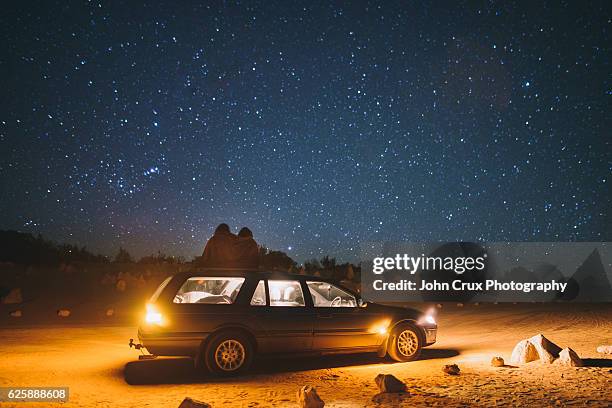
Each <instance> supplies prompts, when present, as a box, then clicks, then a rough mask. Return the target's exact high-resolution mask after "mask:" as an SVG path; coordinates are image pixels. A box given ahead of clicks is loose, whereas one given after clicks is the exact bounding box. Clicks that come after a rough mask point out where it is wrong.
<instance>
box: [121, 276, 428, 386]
mask: <svg viewBox="0 0 612 408" xmlns="http://www.w3.org/2000/svg"><path fill="white" fill-rule="evenodd" d="M146 308H147V309H146V315H145V318H144V319H143V322H142V324H141V325H140V327H139V329H138V337H139V340H140V342H141V344H140V345H139V348H140V347H142V348H146V349H147V350H148V351H149V352H150V353H151V354H152V355H159V356H190V357H192V358H193V359H194V361H195V364H196V366H197V367H203V368H206V369H207V370H209V371H210V372H212V373H215V374H219V375H233V374H237V373H240V372H243V371H244V370H246V369H247V368H248V367H249V364H250V363H251V361H252V360H253V357H254V355H255V354H258V355H259V354H262V355H265V354H275V355H279V354H292V355H293V354H298V353H300V354H302V353H305V354H308V353H313V354H326V353H361V352H377V353H378V355H379V356H380V357H384V356H386V355H388V356H390V357H391V358H392V359H394V360H396V361H410V360H413V359H416V358H417V357H418V356H419V353H420V351H421V348H422V347H424V346H428V345H431V344H433V343H434V342H435V341H436V331H437V325H436V322H435V319H434V318H433V316H432V315H430V314H422V313H421V312H419V311H417V310H414V309H409V308H403V307H392V306H384V305H380V304H376V303H370V302H362V300H361V299H360V297H359V295H358V294H356V293H354V292H352V291H351V290H349V289H347V288H345V287H343V286H342V285H340V284H338V283H336V282H334V281H333V280H329V279H324V278H321V277H316V276H304V275H292V274H288V273H279V272H261V271H246V270H227V269H217V270H215V269H206V270H200V271H191V272H184V273H179V274H177V275H174V276H172V277H169V278H168V279H166V280H165V281H164V282H163V283H162V284H161V285H160V286H159V288H158V289H157V290H156V291H155V293H154V294H153V295H152V297H151V298H150V299H149V302H148V304H147V305H146ZM132 344H133V343H132Z"/></svg>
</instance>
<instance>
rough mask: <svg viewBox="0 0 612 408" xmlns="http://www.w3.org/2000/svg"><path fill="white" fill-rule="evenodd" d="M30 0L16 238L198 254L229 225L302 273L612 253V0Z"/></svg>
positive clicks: (7, 90)
mask: <svg viewBox="0 0 612 408" xmlns="http://www.w3.org/2000/svg"><path fill="white" fill-rule="evenodd" d="M13 3H14V4H13V5H12V6H11V7H8V6H3V7H4V8H5V9H4V10H3V13H2V16H0V23H1V24H0V27H1V28H0V30H1V31H2V39H3V52H2V54H1V55H0V70H1V73H2V75H0V81H1V85H2V88H1V89H2V107H1V110H0V180H1V183H2V184H1V185H2V195H1V197H0V229H17V230H20V231H24V232H32V233H39V232H40V233H42V234H43V235H44V236H45V237H48V238H50V239H53V240H56V241H59V242H70V243H75V244H78V245H87V247H88V248H90V249H93V250H95V251H101V252H103V253H107V254H111V253H113V252H115V251H116V250H117V248H118V247H119V245H122V246H124V247H126V248H127V249H128V250H130V251H131V252H132V253H133V254H135V255H139V256H140V255H144V254H150V253H154V252H156V251H157V250H162V251H163V252H166V253H170V254H176V255H184V256H186V257H188V258H189V257H191V256H193V255H195V254H197V253H199V252H200V251H201V248H202V246H203V243H204V242H205V239H206V238H207V237H208V236H209V235H210V234H211V232H212V230H213V229H214V227H215V226H216V225H217V224H218V223H220V222H224V221H225V222H227V223H229V224H230V225H231V226H232V228H233V229H234V230H236V229H237V228H239V227H241V226H243V225H247V226H249V227H250V228H251V229H252V230H253V231H254V233H255V238H256V239H257V240H258V241H259V242H260V243H262V244H265V245H267V246H269V247H271V248H275V249H280V250H284V251H286V252H288V253H289V254H290V255H291V256H292V257H294V258H295V259H296V260H299V261H303V260H305V259H308V258H311V257H315V256H316V257H319V256H321V255H324V254H330V255H334V256H337V257H339V258H341V259H346V260H349V259H355V258H357V257H358V256H359V245H360V243H362V242H365V241H383V240H405V241H438V240H440V241H454V240H479V241H480V240H486V241H506V240H510V241H576V240H578V241H589V240H590V241H611V240H612V232H611V229H610V226H611V225H612V220H611V218H610V208H611V197H612V195H611V191H610V183H611V182H612V180H611V172H612V154H611V149H610V147H611V146H610V145H611V137H610V129H611V126H610V125H611V123H610V118H611V115H610V109H609V106H610V98H611V97H612V87H611V85H610V64H609V63H610V49H609V45H610V38H609V37H610V36H609V30H610V27H611V13H610V7H609V2H600V3H597V2H588V6H585V5H583V4H582V3H580V2H571V3H568V2H550V3H546V4H543V3H542V4H541V3H540V2H537V3H538V5H532V4H529V3H531V2H523V3H522V4H520V5H516V4H511V3H509V2H499V3H495V4H489V3H483V2H472V3H462V2H455V1H453V2H449V3H447V4H444V3H442V2H435V4H433V5H432V4H429V5H427V4H426V5H418V4H416V3H414V2H384V3H382V4H377V3H374V2H367V3H365V2H350V4H349V2H347V3H343V4H342V5H341V4H340V3H338V4H326V3H325V2H323V3H321V4H318V5H314V4H313V2H304V3H301V4H298V3H293V2H287V1H279V2H276V1H262V2H240V3H236V2H223V3H221V2H218V3H216V2H211V3H208V2H206V3H208V4H206V5H204V4H200V5H196V4H192V5H185V4H183V2H167V3H157V2H151V3H147V5H146V6H138V5H136V3H137V2H119V1H112V2H110V1H109V2H79V3H77V2H52V1H48V2H43V3H42V4H36V5H34V4H25V2H20V4H17V2H13ZM68 3H71V4H68ZM178 3H181V4H178ZM185 3H186V2H185ZM194 3H196V2H194ZM202 3H204V2H202ZM533 3H536V2H533ZM606 3H607V4H608V5H607V4H606Z"/></svg>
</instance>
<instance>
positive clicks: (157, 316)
mask: <svg viewBox="0 0 612 408" xmlns="http://www.w3.org/2000/svg"><path fill="white" fill-rule="evenodd" d="M145 321H146V322H147V323H150V324H162V314H161V313H160V312H159V310H157V309H156V308H155V306H153V305H149V304H148V305H147V314H146V316H145Z"/></svg>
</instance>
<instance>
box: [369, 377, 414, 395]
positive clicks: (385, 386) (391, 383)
mask: <svg viewBox="0 0 612 408" xmlns="http://www.w3.org/2000/svg"><path fill="white" fill-rule="evenodd" d="M374 382H375V383H376V385H377V386H378V389H379V390H380V392H406V384H404V383H403V382H401V381H400V380H398V379H397V378H396V377H395V376H393V375H391V374H378V375H377V376H376V378H374Z"/></svg>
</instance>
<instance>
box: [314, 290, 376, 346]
mask: <svg viewBox="0 0 612 408" xmlns="http://www.w3.org/2000/svg"><path fill="white" fill-rule="evenodd" d="M306 286H307V288H308V292H309V295H310V296H311V297H312V302H313V308H314V311H315V324H314V338H313V350H317V351H325V350H343V349H364V350H365V349H370V348H375V347H376V346H378V345H380V344H381V341H382V338H383V336H381V334H380V332H379V331H378V327H377V325H380V324H381V322H380V320H381V319H380V316H379V315H377V314H375V313H370V312H369V311H368V310H367V308H362V307H359V306H358V305H357V300H356V298H355V296H353V295H352V294H350V293H349V292H347V291H345V290H344V289H341V288H339V287H338V286H336V285H333V284H331V283H328V282H323V281H306Z"/></svg>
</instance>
